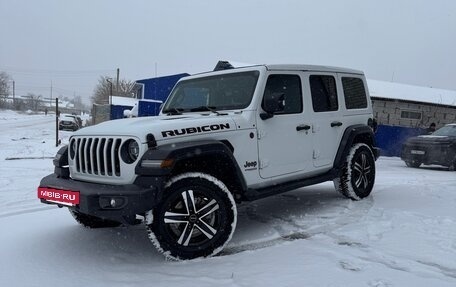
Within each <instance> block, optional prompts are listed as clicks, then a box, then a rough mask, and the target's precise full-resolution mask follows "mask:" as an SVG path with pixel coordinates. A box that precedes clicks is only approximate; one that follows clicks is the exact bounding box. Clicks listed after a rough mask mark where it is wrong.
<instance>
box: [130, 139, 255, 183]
mask: <svg viewBox="0 0 456 287" xmlns="http://www.w3.org/2000/svg"><path fill="white" fill-rule="evenodd" d="M206 156H211V157H214V158H217V159H223V160H224V161H225V162H226V163H227V164H228V165H227V166H226V168H230V169H233V170H232V171H233V172H234V174H236V175H237V180H238V181H239V184H240V185H241V187H242V189H243V190H246V189H247V184H246V182H245V179H244V175H243V174H242V171H241V169H240V168H239V165H238V164H237V161H236V159H235V158H234V155H233V147H232V146H231V144H229V143H228V142H227V143H225V142H224V141H217V140H204V141H194V142H179V143H172V144H165V145H161V146H158V147H156V148H152V149H149V150H148V151H146V153H144V155H143V156H142V158H141V160H140V161H139V162H138V164H137V165H136V168H135V172H136V174H137V175H144V176H168V175H170V174H171V173H172V171H173V169H174V167H175V166H176V165H177V164H178V163H179V162H182V161H186V160H190V159H192V158H198V157H206ZM165 160H168V161H169V163H170V164H169V165H168V166H166V167H160V166H156V167H145V166H143V165H142V164H141V163H142V162H143V161H165Z"/></svg>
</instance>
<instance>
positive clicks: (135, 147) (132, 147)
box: [128, 140, 139, 161]
mask: <svg viewBox="0 0 456 287" xmlns="http://www.w3.org/2000/svg"><path fill="white" fill-rule="evenodd" d="M128 155H129V156H130V159H131V160H132V161H136V159H137V158H138V156H139V144H138V142H137V141H135V140H130V142H129V143H128Z"/></svg>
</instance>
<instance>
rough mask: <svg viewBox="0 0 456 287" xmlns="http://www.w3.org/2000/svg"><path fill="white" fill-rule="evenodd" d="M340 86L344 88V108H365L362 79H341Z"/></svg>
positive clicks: (365, 99) (364, 91) (365, 98)
mask: <svg viewBox="0 0 456 287" xmlns="http://www.w3.org/2000/svg"><path fill="white" fill-rule="evenodd" d="M342 86H343V87H344V96H345V107H346V108H347V109H364V108H367V97H366V90H365V89H364V83H363V80H362V79H360V78H349V77H343V78H342Z"/></svg>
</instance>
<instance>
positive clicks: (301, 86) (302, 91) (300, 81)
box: [261, 73, 304, 116]
mask: <svg viewBox="0 0 456 287" xmlns="http://www.w3.org/2000/svg"><path fill="white" fill-rule="evenodd" d="M277 75H280V76H296V77H297V78H298V79H299V89H300V91H299V92H300V96H301V106H300V110H299V111H297V112H293V113H285V112H280V113H274V116H284V115H285V116H286V115H297V114H302V113H303V112H304V89H303V85H302V83H303V81H302V77H301V75H300V74H297V73H270V74H269V75H268V77H267V78H266V82H265V84H264V91H263V97H264V93H265V92H266V86H267V84H268V80H269V77H270V76H277ZM285 105H286V103H285ZM261 108H262V109H263V100H261Z"/></svg>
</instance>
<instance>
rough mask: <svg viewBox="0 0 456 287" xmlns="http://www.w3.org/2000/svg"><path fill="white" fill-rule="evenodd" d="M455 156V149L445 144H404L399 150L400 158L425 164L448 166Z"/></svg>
mask: <svg viewBox="0 0 456 287" xmlns="http://www.w3.org/2000/svg"><path fill="white" fill-rule="evenodd" d="M455 157H456V152H455V150H453V149H451V148H450V147H449V146H447V145H435V146H430V145H404V146H403V147H402V152H401V159H402V160H404V161H415V162H421V163H423V164H426V165H430V164H437V165H442V166H450V165H451V164H452V163H453V161H454V159H455Z"/></svg>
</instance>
